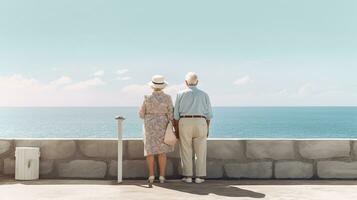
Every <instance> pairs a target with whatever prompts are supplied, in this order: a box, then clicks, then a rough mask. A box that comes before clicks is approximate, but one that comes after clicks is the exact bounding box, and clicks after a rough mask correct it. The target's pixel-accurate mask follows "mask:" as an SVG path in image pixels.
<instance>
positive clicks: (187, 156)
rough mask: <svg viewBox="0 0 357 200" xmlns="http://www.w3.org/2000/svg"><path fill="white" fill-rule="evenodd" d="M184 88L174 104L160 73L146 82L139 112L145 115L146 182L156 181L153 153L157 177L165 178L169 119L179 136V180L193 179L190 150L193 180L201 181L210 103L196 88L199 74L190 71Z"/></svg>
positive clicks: (204, 172)
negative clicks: (157, 165)
mask: <svg viewBox="0 0 357 200" xmlns="http://www.w3.org/2000/svg"><path fill="white" fill-rule="evenodd" d="M185 83H186V89H184V90H182V91H180V92H179V93H178V94H177V97H176V103H175V107H174V106H173V103H172V99H171V97H170V96H169V95H167V94H165V93H164V92H163V89H164V88H165V87H166V86H167V82H166V81H165V78H164V77H163V76H161V75H156V76H153V77H152V81H151V82H150V83H149V85H150V86H151V88H152V89H153V92H152V94H150V95H146V96H145V99H144V102H143V104H142V106H141V108H140V111H139V115H140V117H141V118H142V119H144V155H145V156H146V160H147V164H148V170H149V179H148V182H149V184H152V183H153V182H154V181H155V175H154V156H155V155H157V156H158V163H159V175H160V176H159V181H160V183H164V182H165V171H166V153H169V152H172V151H173V150H174V147H173V146H170V145H168V144H166V143H165V142H164V138H165V133H166V130H167V127H168V124H169V122H170V121H171V123H172V124H173V125H174V127H175V128H174V129H175V130H174V132H175V135H176V137H177V138H178V139H179V144H180V156H181V165H182V175H183V179H182V181H183V182H185V183H192V182H193V174H194V173H193V160H192V156H193V153H194V154H195V180H194V182H195V183H203V182H204V181H205V180H204V177H205V176H206V152H207V137H208V132H209V124H210V120H211V118H212V107H211V103H210V99H209V97H208V95H207V94H206V93H205V92H203V91H202V90H200V89H198V88H197V85H198V76H197V75H196V74H195V73H193V72H189V73H188V74H187V75H186V79H185Z"/></svg>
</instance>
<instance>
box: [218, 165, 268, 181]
mask: <svg viewBox="0 0 357 200" xmlns="http://www.w3.org/2000/svg"><path fill="white" fill-rule="evenodd" d="M224 169H225V172H226V175H227V177H228V178H253V179H269V178H272V176H273V163H272V162H250V163H230V164H226V165H224Z"/></svg>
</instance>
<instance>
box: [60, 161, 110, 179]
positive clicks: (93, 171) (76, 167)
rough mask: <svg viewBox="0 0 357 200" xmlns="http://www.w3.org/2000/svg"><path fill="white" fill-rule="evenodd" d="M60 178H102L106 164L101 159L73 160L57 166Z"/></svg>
mask: <svg viewBox="0 0 357 200" xmlns="http://www.w3.org/2000/svg"><path fill="white" fill-rule="evenodd" d="M57 168H58V176H59V177H61V178H104V177H105V174H106V170H107V164H106V163H105V162H102V161H93V160H73V161H70V162H68V163H60V164H58V166H57Z"/></svg>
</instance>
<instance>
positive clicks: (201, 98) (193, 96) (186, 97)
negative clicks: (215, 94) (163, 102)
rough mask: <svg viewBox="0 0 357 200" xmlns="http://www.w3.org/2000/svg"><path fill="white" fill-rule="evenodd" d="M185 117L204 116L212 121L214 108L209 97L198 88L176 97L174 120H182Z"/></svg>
mask: <svg viewBox="0 0 357 200" xmlns="http://www.w3.org/2000/svg"><path fill="white" fill-rule="evenodd" d="M183 115H202V116H205V117H206V118H207V119H208V120H210V119H212V117H213V113H212V107H211V102H210V99H209V96H208V95H207V94H206V93H205V92H203V91H202V90H200V89H198V88H197V87H196V86H190V87H189V88H187V89H185V90H183V91H181V92H179V93H178V94H177V97H176V103H175V110H174V118H175V119H176V120H179V119H180V116H183Z"/></svg>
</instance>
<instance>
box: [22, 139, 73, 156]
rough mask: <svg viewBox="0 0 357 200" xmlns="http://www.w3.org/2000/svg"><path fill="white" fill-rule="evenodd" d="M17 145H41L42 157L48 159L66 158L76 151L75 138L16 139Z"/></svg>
mask: <svg viewBox="0 0 357 200" xmlns="http://www.w3.org/2000/svg"><path fill="white" fill-rule="evenodd" d="M15 145H16V147H40V152H41V158H43V159H46V160H56V159H65V158H69V157H71V156H73V155H74V154H75V152H76V143H75V142H74V141H73V140H16V141H15Z"/></svg>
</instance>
